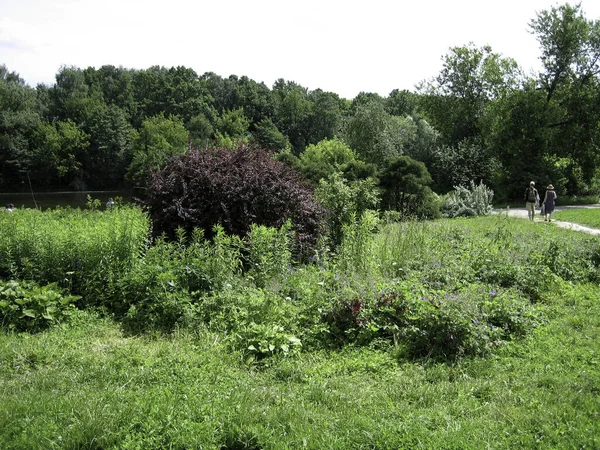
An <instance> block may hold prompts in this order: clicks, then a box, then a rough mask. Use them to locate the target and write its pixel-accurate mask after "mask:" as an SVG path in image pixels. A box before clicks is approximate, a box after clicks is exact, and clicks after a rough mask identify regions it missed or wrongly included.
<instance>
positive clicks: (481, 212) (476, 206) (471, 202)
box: [442, 180, 494, 218]
mask: <svg viewBox="0 0 600 450" xmlns="http://www.w3.org/2000/svg"><path fill="white" fill-rule="evenodd" d="M470 186H471V187H470V189H468V188H465V187H462V186H455V187H454V190H453V191H451V192H450V193H448V194H447V195H446V198H445V199H444V206H443V208H442V214H443V215H444V216H445V217H450V218H454V217H461V216H464V217H470V216H487V215H489V214H491V212H492V199H493V198H494V191H492V190H491V189H489V188H488V187H487V186H486V185H485V184H483V182H481V183H479V185H475V183H474V182H473V181H472V180H471V185H470Z"/></svg>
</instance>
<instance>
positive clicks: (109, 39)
mask: <svg viewBox="0 0 600 450" xmlns="http://www.w3.org/2000/svg"><path fill="white" fill-rule="evenodd" d="M562 3H564V2H560V3H557V2H554V1H549V0H503V1H501V2H500V1H493V2H492V1H489V0H488V1H485V0H452V1H449V0H420V1H410V2H407V1H403V0H367V1H364V0H363V1H360V2H357V1H353V0H344V1H340V0H302V1H298V0H211V1H205V0H160V1H158V0H51V1H49V0H2V1H1V3H0V64H5V65H6V67H7V68H8V70H9V71H11V72H17V73H18V74H19V75H20V76H21V78H23V79H24V80H25V82H26V83H27V84H29V85H30V86H36V85H37V84H38V83H44V84H48V85H52V84H54V81H55V76H56V74H57V73H58V71H59V69H60V67H61V66H74V67H78V68H81V69H84V68H86V67H90V66H91V67H95V68H99V67H101V66H103V65H113V66H117V67H119V66H122V67H124V68H128V69H147V68H149V67H151V66H154V65H159V66H165V67H173V66H185V67H189V68H192V69H193V70H195V71H196V73H198V74H199V75H201V74H203V73H205V72H214V73H216V74H218V75H220V76H222V77H228V76H229V75H237V76H243V75H246V76H248V77H249V78H251V79H253V80H255V81H257V82H264V83H265V84H266V85H267V86H268V87H272V86H273V83H274V82H275V81H276V80H277V79H279V78H283V79H285V80H288V81H294V82H296V83H298V84H300V85H302V86H304V87H306V88H308V89H309V90H315V89H323V90H324V91H330V92H335V93H337V94H339V95H340V96H341V97H344V98H347V99H352V98H354V97H355V96H356V95H357V94H359V93H360V92H375V93H378V94H380V95H382V96H387V95H389V93H390V92H391V91H392V90H393V89H407V90H411V91H414V90H415V86H416V85H417V84H418V83H419V82H421V81H423V80H428V79H431V78H433V77H435V76H436V75H437V74H438V73H439V71H440V69H441V68H442V57H443V56H444V55H446V54H448V52H449V49H450V48H451V47H454V46H463V45H467V44H468V43H470V42H472V43H473V44H475V46H477V47H482V46H484V45H490V46H491V48H492V50H493V51H494V52H496V53H500V54H501V55H502V56H504V57H511V58H514V59H515V60H516V61H517V63H518V64H519V65H520V66H521V68H522V69H523V70H524V71H525V72H526V73H529V72H532V71H536V70H538V69H539V59H538V57H539V54H540V52H539V46H538V42H537V40H536V38H535V36H533V35H532V34H531V33H530V32H529V31H530V29H529V22H530V21H531V20H532V19H534V18H535V17H536V14H537V13H538V12H540V11H543V10H548V9H550V8H551V7H552V6H558V5H559V4H562ZM574 3H575V2H571V4H574ZM581 6H582V10H583V12H584V14H585V16H586V18H587V19H590V20H598V19H599V18H600V1H597V0H581Z"/></svg>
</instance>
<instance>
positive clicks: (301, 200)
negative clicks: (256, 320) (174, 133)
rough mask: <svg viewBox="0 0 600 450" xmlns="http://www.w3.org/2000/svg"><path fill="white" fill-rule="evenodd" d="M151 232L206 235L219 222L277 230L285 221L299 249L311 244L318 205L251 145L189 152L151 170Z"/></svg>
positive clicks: (240, 228) (289, 173) (236, 230)
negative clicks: (197, 230) (195, 231)
mask: <svg viewBox="0 0 600 450" xmlns="http://www.w3.org/2000/svg"><path fill="white" fill-rule="evenodd" d="M147 203H148V205H149V206H150V210H151V217H152V222H153V226H154V233H155V234H156V235H159V234H161V233H165V234H166V235H167V236H169V237H173V236H174V233H175V230H176V229H177V228H178V227H182V228H183V229H185V230H186V231H188V232H189V231H191V230H192V229H193V228H200V229H202V230H204V232H205V234H206V236H207V237H209V238H210V237H212V231H213V227H214V226H215V225H216V224H220V225H221V226H222V227H223V229H224V230H225V232H226V233H228V234H235V235H237V236H244V235H245V234H246V233H247V232H248V231H249V230H250V225H251V224H253V223H255V224H258V225H265V226H269V227H275V228H279V227H281V226H282V225H283V224H284V223H285V222H286V221H287V220H291V221H292V224H293V228H294V230H295V232H296V237H297V241H296V243H297V244H298V246H299V248H300V249H308V248H311V247H312V246H313V245H315V243H316V241H317V238H318V236H319V234H320V233H321V219H322V216H323V214H324V210H323V209H322V207H320V206H319V205H318V203H317V202H316V201H315V200H314V197H313V193H312V190H311V189H310V188H309V187H308V185H307V184H306V183H305V181H304V180H303V179H302V178H301V176H300V175H299V173H298V172H296V171H295V170H293V169H292V168H290V167H288V166H286V165H285V164H283V163H281V162H279V161H275V160H274V159H273V158H272V155H271V153H270V152H269V151H267V150H264V149H261V148H258V147H252V146H240V147H239V148H238V149H237V150H233V151H232V150H226V149H223V148H211V149H207V150H204V151H198V150H191V151H190V152H188V153H187V154H185V155H182V156H180V157H177V158H175V159H174V160H172V161H171V163H170V164H169V165H168V166H167V167H166V168H165V169H164V170H161V171H159V172H154V173H153V174H152V177H151V183H150V187H149V189H148V197H147Z"/></svg>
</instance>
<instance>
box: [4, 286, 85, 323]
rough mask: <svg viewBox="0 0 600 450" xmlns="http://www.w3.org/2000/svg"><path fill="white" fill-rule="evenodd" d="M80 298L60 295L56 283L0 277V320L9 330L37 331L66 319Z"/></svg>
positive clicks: (61, 293)
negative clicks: (44, 284)
mask: <svg viewBox="0 0 600 450" xmlns="http://www.w3.org/2000/svg"><path fill="white" fill-rule="evenodd" d="M80 298H81V297H79V296H75V295H63V292H62V290H61V289H60V288H59V287H58V286H57V284H56V283H51V284H48V285H46V286H39V285H38V284H37V283H35V282H33V281H17V280H10V281H0V324H1V325H2V327H3V328H6V329H9V330H15V331H30V332H36V331H40V330H43V329H45V328H48V327H49V326H51V325H54V324H56V323H59V322H61V321H62V320H63V319H66V318H67V317H68V316H69V315H70V311H71V310H72V309H73V303H74V302H76V301H77V300H79V299H80Z"/></svg>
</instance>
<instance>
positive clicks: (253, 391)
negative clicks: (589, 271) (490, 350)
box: [0, 285, 600, 449]
mask: <svg viewBox="0 0 600 450" xmlns="http://www.w3.org/2000/svg"><path fill="white" fill-rule="evenodd" d="M599 296H600V288H599V287H598V286H592V285H582V286H577V287H573V288H571V289H568V290H566V291H564V292H562V293H561V298H560V299H559V298H557V299H556V300H557V301H556V303H554V304H553V310H554V312H553V318H552V320H551V321H550V322H549V323H548V324H547V325H546V326H544V327H542V328H540V329H538V330H537V331H536V332H535V333H534V334H533V335H532V336H531V337H529V338H528V339H526V340H524V341H519V342H514V343H512V344H509V345H507V346H505V347H503V348H502V349H501V350H500V351H499V352H498V353H497V354H496V355H494V356H493V357H490V358H485V359H463V360H460V361H457V362H455V363H453V364H441V363H436V362H433V361H428V360H426V359H425V360H418V361H407V360H404V359H401V358H398V356H397V355H396V354H395V353H394V352H393V351H381V350H377V349H373V348H354V349H353V348H348V349H345V350H341V351H321V352H315V353H309V354H301V355H298V356H296V357H293V358H283V359H278V360H275V361H273V363H272V364H271V365H269V366H267V367H265V368H263V369H262V370H256V369H252V368H248V367H246V366H245V365H244V364H243V363H241V355H240V354H238V353H236V352H229V351H227V348H226V347H225V346H223V344H222V343H221V342H220V339H219V336H217V335H214V334H211V333H206V332H198V333H183V334H175V335H173V336H170V337H168V338H166V337H152V336H145V337H127V336H125V335H123V333H122V332H121V331H120V329H119V326H118V325H117V324H115V323H113V322H111V321H109V320H105V319H100V318H98V317H96V316H94V315H93V314H89V313H81V314H80V315H79V317H78V319H77V320H76V321H75V322H74V323H72V324H70V325H63V326H61V327H59V328H55V329H54V330H52V331H50V332H47V333H43V334H37V335H25V334H21V335H18V334H3V335H0V349H1V350H0V392H1V393H2V399H3V401H2V402H1V403H0V430H1V431H0V447H1V448H3V449H38V448H39V449H42V448H44V449H52V448H103V449H108V448H115V449H116V448H136V449H153V448H156V449H161V448H204V449H210V448H213V449H219V448H265V449H266V448H271V449H274V448H289V449H294V448H312V449H348V448H390V449H392V448H418V449H432V448H457V449H459V448H460V449H464V448H467V449H468V448H473V449H480V448H497V449H500V448H506V449H510V448H540V449H541V448H544V449H547V448H556V449H563V448H598V446H599V445H600V399H599V394H600V391H599V386H600V372H599V371H598V364H599V363H600V333H599V330H600V303H599V302H598V301H597V298H598V297H599Z"/></svg>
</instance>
